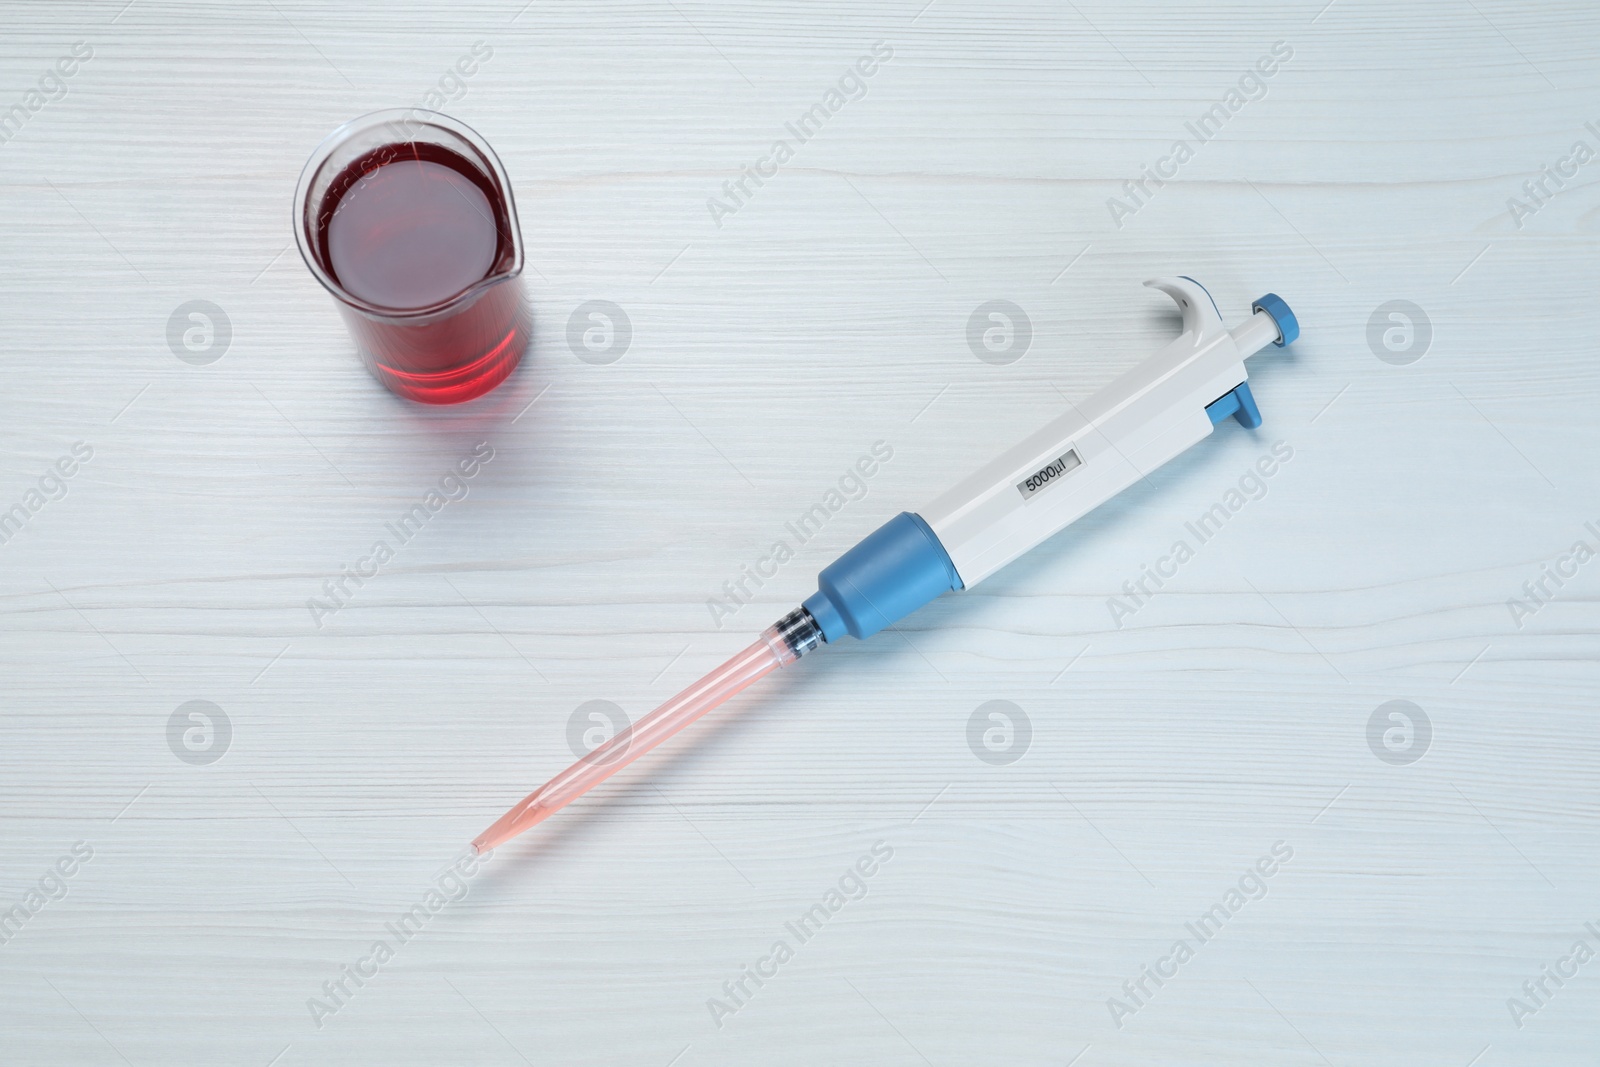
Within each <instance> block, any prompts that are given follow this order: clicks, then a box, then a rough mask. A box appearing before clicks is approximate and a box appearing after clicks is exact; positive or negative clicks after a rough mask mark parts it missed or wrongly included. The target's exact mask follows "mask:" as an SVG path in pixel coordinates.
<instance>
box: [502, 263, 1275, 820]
mask: <svg viewBox="0 0 1600 1067" xmlns="http://www.w3.org/2000/svg"><path fill="white" fill-rule="evenodd" d="M1145 284H1146V285H1148V286H1151V287H1152V288H1155V289H1159V290H1161V291H1162V292H1164V293H1166V294H1167V295H1168V296H1170V297H1172V299H1173V300H1174V301H1176V302H1177V304H1178V309H1179V311H1180V312H1181V313H1182V316H1183V333H1182V334H1181V335H1180V336H1179V337H1178V338H1177V340H1175V341H1173V342H1172V343H1171V344H1169V345H1167V346H1166V347H1165V348H1163V349H1162V350H1161V351H1159V352H1157V353H1156V354H1155V355H1153V356H1151V357H1150V358H1148V359H1146V360H1145V361H1144V362H1142V363H1140V364H1138V365H1137V366H1135V367H1134V368H1133V369H1132V370H1130V371H1128V372H1127V373H1126V374H1124V375H1123V376H1122V377H1120V378H1118V379H1117V380H1116V381H1114V382H1112V383H1111V384H1110V385H1108V386H1106V387H1105V388H1104V389H1102V390H1100V391H1099V392H1098V393H1095V394H1094V395H1093V396H1091V397H1090V398H1089V399H1087V400H1085V401H1084V402H1083V403H1082V404H1081V405H1075V406H1072V410H1070V411H1068V412H1067V413H1065V414H1063V415H1061V416H1059V417H1057V418H1056V419H1055V420H1054V421H1053V422H1051V423H1049V424H1048V425H1046V426H1045V427H1044V428H1042V429H1040V430H1039V431H1037V432H1036V433H1034V434H1032V435H1031V436H1029V437H1027V438H1025V439H1023V440H1022V441H1021V442H1019V443H1018V444H1017V445H1015V446H1014V447H1012V448H1010V449H1008V450H1007V451H1005V452H1003V453H1001V454H1000V455H999V456H997V457H996V458H995V459H993V460H991V461H990V462H989V463H987V464H985V465H984V466H982V467H980V468H979V469H978V470H977V471H976V472H974V473H973V474H971V475H970V476H968V477H967V478H966V479H965V480H963V481H962V482H960V483H959V484H958V485H956V487H955V488H953V489H951V490H950V491H949V492H947V493H945V494H944V495H943V496H941V497H939V498H938V499H937V500H935V501H934V502H933V503H932V504H931V505H929V506H928V507H927V508H925V509H923V511H922V512H921V513H917V514H914V513H912V512H909V511H907V512H901V513H900V514H899V515H896V516H895V517H894V518H892V519H890V520H889V521H888V522H887V523H885V524H884V525H883V526H881V527H879V528H878V529H877V530H875V531H874V532H873V533H871V534H868V535H867V537H866V538H865V539H864V540H863V541H861V542H860V543H859V544H857V545H856V546H855V547H854V548H852V549H850V551H848V552H846V553H845V554H844V555H842V556H840V557H839V558H838V559H837V560H835V561H834V562H833V563H832V564H830V565H829V566H827V567H826V568H824V569H823V571H822V573H821V574H820V575H818V576H817V592H816V593H814V594H813V595H812V596H810V597H808V598H807V599H806V600H805V602H804V603H803V604H802V605H801V606H800V607H799V608H796V609H795V610H794V611H792V612H790V613H789V614H787V615H785V616H784V617H783V618H782V619H779V620H778V621H777V622H776V623H774V624H773V625H771V626H769V627H767V629H766V630H764V631H763V632H762V634H761V636H760V638H759V639H757V641H756V642H755V643H754V644H752V645H751V646H750V647H748V648H746V649H745V650H744V651H742V652H740V653H739V654H737V655H736V656H734V657H733V658H732V659H730V660H728V661H727V662H726V663H724V664H722V665H721V666H720V667H717V668H716V669H715V670H713V671H711V673H709V674H707V675H706V676H705V677H704V678H701V679H700V680H699V681H697V682H695V683H694V684H693V685H691V686H689V688H687V689H685V690H684V691H683V692H681V693H679V694H678V695H677V696H675V697H673V698H672V699H671V700H668V701H667V702H666V703H665V704H662V705H661V706H660V707H659V708H657V709H656V710H654V711H652V712H651V713H650V714H649V715H646V716H645V717H644V718H642V719H640V720H639V721H638V722H637V723H635V724H633V725H632V726H629V727H625V728H623V729H622V730H619V731H618V732H617V733H616V734H615V735H614V736H612V737H611V738H610V740H608V741H606V742H604V743H603V744H601V745H599V746H598V747H596V748H595V749H594V750H592V751H591V752H590V753H589V754H588V755H586V756H584V757H583V758H581V759H579V760H578V761H577V762H576V763H574V764H573V765H572V766H571V767H569V768H567V769H566V770H564V771H562V772H561V773H560V774H558V775H556V776H555V777H554V778H552V779H550V781H548V782H546V783H545V784H544V785H543V786H541V787H539V788H538V789H537V790H535V791H534V792H533V793H531V794H529V795H528V796H527V797H526V798H525V799H524V800H523V801H522V802H521V803H520V804H518V805H517V806H516V807H514V808H512V809H511V810H510V811H508V812H506V813H505V815H503V816H501V817H500V819H499V821H497V822H496V823H495V824H494V825H493V826H491V827H489V829H487V830H485V831H484V832H483V833H482V834H481V835H479V836H478V838H477V839H476V840H474V841H473V842H472V845H473V847H474V848H475V849H477V850H478V851H479V852H485V851H487V850H489V849H492V848H496V847H498V846H499V845H500V844H502V843H503V842H505V841H507V840H509V839H510V838H513V837H515V836H516V835H517V834H520V833H521V832H522V831H524V830H526V829H528V828H529V827H530V826H533V825H535V824H537V823H539V822H542V821H543V820H544V819H546V818H547V817H549V816H550V815H552V814H554V813H555V812H557V811H560V810H561V809H562V808H564V807H566V806H567V805H568V804H570V803H571V802H572V801H573V800H575V799H577V798H578V797H580V796H582V795H583V794H584V793H587V792H588V791H589V790H591V789H593V788H594V787H595V786H597V785H599V784H600V783H601V782H603V781H605V780H606V779H607V778H609V777H611V776H612V775H613V774H615V773H616V772H617V771H619V770H621V769H622V768H623V767H625V766H627V765H628V764H629V763H632V762H633V761H634V760H636V759H638V758H639V757H640V756H642V755H644V754H645V753H646V752H649V751H650V750H651V749H653V748H655V747H656V746H657V745H659V744H661V742H663V741H665V740H666V739H667V738H669V737H671V736H672V735H673V734H676V733H677V732H678V731H679V730H682V729H683V728H684V727H685V726H688V725H689V724H690V723H692V722H694V721H695V720H696V719H698V718H700V717H701V716H702V715H704V714H706V713H707V712H709V711H711V710H712V709H713V708H715V707H717V706H718V705H719V704H721V703H723V702H724V701H726V700H728V699H730V698H731V697H733V696H734V695H736V694H738V693H739V692H740V691H742V690H743V689H745V688H746V687H747V686H749V685H751V684H752V683H754V682H756V681H758V680H759V679H761V678H764V677H766V676H767V675H768V674H770V673H772V672H773V671H774V670H777V669H778V668H779V667H787V666H788V665H789V664H791V663H794V662H795V661H796V660H798V659H799V658H800V657H802V656H804V655H805V654H806V653H808V652H810V651H812V650H813V649H815V648H817V647H819V646H820V645H824V644H832V643H834V642H836V641H838V640H840V639H841V638H843V637H844V636H846V635H847V634H848V635H849V636H851V637H854V638H857V639H862V638H867V637H870V636H872V635H873V634H875V633H877V632H878V631H879V630H882V629H883V628H884V627H886V626H890V625H892V624H893V623H895V622H898V621H899V620H900V619H903V618H905V617H906V616H907V615H909V614H911V613H912V612H913V611H915V610H917V609H918V608H920V607H922V606H923V605H924V604H927V603H928V602H930V601H932V600H934V599H936V598H937V597H939V596H941V595H943V594H944V593H947V592H950V591H952V590H961V589H971V588H972V587H973V586H974V585H977V584H978V583H979V582H981V581H983V579H985V578H987V577H989V576H990V575H991V574H993V573H994V572H995V571H997V570H999V569H1000V568H1001V567H1004V566H1005V565H1006V564H1007V563H1010V562H1011V561H1012V560H1014V559H1016V558H1017V557H1018V556H1020V555H1022V554H1023V553H1024V552H1027V551H1028V550H1029V549H1031V548H1033V547H1035V546H1036V545H1039V544H1040V543H1042V542H1044V541H1046V540H1048V539H1049V538H1050V537H1051V535H1053V534H1055V533H1057V532H1058V531H1060V530H1061V529H1062V528H1064V527H1066V526H1067V525H1069V524H1070V523H1072V522H1074V521H1076V520H1077V519H1078V518H1080V517H1082V516H1083V515H1084V514H1085V513H1087V512H1088V511H1090V510H1092V509H1093V508H1095V507H1098V506H1099V505H1100V504H1102V503H1104V502H1105V501H1106V500H1108V499H1110V498H1111V497H1113V496H1115V495H1116V494H1117V493H1119V492H1121V491H1122V490H1123V489H1126V488H1128V487H1129V486H1131V485H1132V484H1133V483H1135V482H1137V481H1139V480H1140V479H1141V478H1143V477H1144V476H1145V475H1146V474H1148V473H1149V472H1150V471H1152V470H1154V469H1155V468H1156V467H1159V466H1161V465H1162V464H1163V463H1166V462H1167V461H1168V460H1170V459H1173V458H1174V457H1176V456H1177V455H1178V454H1179V453H1181V452H1184V451H1185V450H1187V449H1188V448H1189V447H1190V446H1192V445H1194V444H1197V443H1198V442H1199V441H1201V440H1202V439H1203V438H1205V437H1207V436H1209V435H1210V434H1211V431H1212V429H1213V428H1215V427H1216V426H1217V425H1218V424H1219V423H1221V422H1223V421H1224V420H1226V419H1227V418H1228V417H1229V416H1232V417H1234V418H1235V419H1237V420H1238V421H1239V422H1240V423H1241V424H1242V425H1244V426H1246V427H1252V428H1253V427H1256V426H1259V425H1261V412H1260V411H1259V409H1258V408H1257V407H1256V402H1255V398H1254V397H1253V396H1251V394H1250V383H1249V381H1248V380H1247V376H1246V374H1245V368H1244V361H1245V359H1246V358H1248V357H1250V356H1252V355H1254V354H1256V353H1257V352H1259V351H1261V350H1262V349H1264V348H1266V347H1267V346H1268V345H1276V346H1277V347H1279V348H1282V347H1283V346H1284V345H1287V344H1290V343H1291V342H1293V341H1294V339H1295V338H1296V337H1298V336H1299V335H1300V326H1299V323H1298V322H1297V321H1296V320H1295V317H1294V312H1292V311H1290V310H1289V305H1288V304H1286V303H1285V302H1284V301H1283V300H1282V299H1281V298H1279V297H1278V296H1276V295H1275V294H1273V293H1268V294H1267V295H1266V296H1263V297H1262V298H1261V299H1259V300H1257V301H1256V302H1255V303H1254V304H1253V305H1252V306H1251V315H1250V317H1249V318H1248V319H1246V320H1245V321H1244V322H1243V323H1242V324H1240V325H1239V326H1237V327H1236V328H1234V329H1232V330H1229V329H1228V328H1227V327H1226V326H1224V325H1223V322H1222V316H1221V314H1220V312H1218V310H1217V305H1216V302H1215V301H1214V300H1212V298H1211V294H1210V293H1209V292H1207V291H1206V289H1205V287H1204V286H1202V285H1201V284H1200V283H1199V282H1197V281H1195V280H1194V279H1193V278H1188V277H1179V278H1159V279H1154V280H1152V281H1148V282H1146V283H1145Z"/></svg>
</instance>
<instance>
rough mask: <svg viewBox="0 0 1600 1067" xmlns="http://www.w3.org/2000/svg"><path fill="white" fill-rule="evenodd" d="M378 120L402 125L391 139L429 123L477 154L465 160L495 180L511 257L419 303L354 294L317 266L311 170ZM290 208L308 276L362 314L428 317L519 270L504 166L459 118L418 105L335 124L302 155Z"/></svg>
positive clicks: (517, 234) (517, 233)
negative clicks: (438, 296)
mask: <svg viewBox="0 0 1600 1067" xmlns="http://www.w3.org/2000/svg"><path fill="white" fill-rule="evenodd" d="M384 125H397V126H401V127H402V128H401V130H399V131H397V136H396V140H397V142H399V140H400V137H401V136H403V135H404V127H406V126H410V127H416V126H433V127H436V128H438V129H442V130H445V131H447V132H448V133H451V134H454V135H455V136H456V137H459V138H460V139H461V140H463V141H465V142H466V143H467V145H468V146H470V147H471V148H472V150H473V152H475V153H476V154H477V156H478V159H476V160H471V159H469V160H468V161H469V162H476V163H481V164H482V165H483V166H484V167H486V168H487V169H488V171H489V176H490V177H492V178H493V180H494V182H495V184H496V185H497V186H498V187H499V188H498V192H499V194H500V196H501V198H502V199H503V200H504V202H505V212H506V225H507V226H508V227H509V228H510V231H511V232H510V234H509V235H508V236H509V237H510V239H511V258H510V260H509V262H507V263H506V265H505V266H504V267H503V268H501V269H500V270H497V271H495V272H494V273H492V274H489V275H487V276H486V277H484V278H480V279H479V280H478V281H476V282H473V283H472V284H471V285H469V286H467V287H466V288H465V289H462V290H461V291H460V292H457V293H454V294H452V295H450V296H448V297H445V298H444V299H442V300H437V301H434V302H433V303H431V304H428V305H426V306H423V307H405V308H397V307H389V306H386V305H383V304H378V303H374V302H373V301H370V300H364V299H362V298H361V297H359V296H356V295H355V294H354V293H352V292H350V291H349V290H348V289H346V288H345V287H344V286H343V285H341V284H340V283H339V280H338V279H337V278H335V277H334V276H333V275H332V274H331V273H330V272H329V271H328V270H327V268H326V267H324V266H323V264H322V262H321V259H320V258H319V257H318V256H317V254H316V252H315V250H314V248H313V246H312V242H313V241H315V239H316V238H315V237H314V235H313V234H312V233H311V232H310V227H309V226H308V222H309V220H308V217H307V215H308V209H309V207H310V199H311V190H312V186H313V184H314V183H315V181H316V178H317V175H318V174H320V173H321V172H322V168H323V166H324V165H325V164H326V163H327V162H328V159H329V158H330V157H331V156H332V155H333V154H334V153H335V152H337V151H338V150H339V149H340V148H341V147H343V146H344V145H345V144H346V143H347V142H349V141H350V140H351V138H353V137H355V136H356V135H358V134H361V133H364V132H366V131H368V130H372V129H375V128H378V127H381V126H384ZM293 211H294V216H293V223H294V239H295V244H296V245H297V246H298V247H299V249H300V258H301V259H302V260H304V261H305V264H306V268H307V269H308V270H310V271H311V274H312V276H313V277H314V278H316V279H317V281H319V282H321V283H322V287H323V288H324V289H326V290H328V292H329V293H331V294H332V295H333V297H334V299H336V300H338V301H339V302H340V303H341V304H344V305H345V306H347V307H350V308H353V309H354V310H356V311H360V312H362V313H363V314H366V315H371V316H374V317H378V318H383V319H390V320H404V321H408V322H409V321H412V320H415V319H422V318H428V317H430V316H435V315H438V314H439V313H440V312H447V311H451V310H454V309H455V308H457V307H458V306H459V305H461V304H463V303H467V302H470V301H472V300H476V299H477V298H478V297H479V296H480V295H482V293H484V292H485V291H487V290H489V289H491V288H493V287H494V286H496V285H499V284H500V283H502V282H506V281H510V280H512V279H514V278H516V277H518V276H519V275H521V273H522V228H521V226H520V225H519V224H518V222H517V203H516V199H515V197H514V196H513V195H512V192H511V179H510V176H509V175H507V174H506V170H505V166H504V165H503V164H502V163H501V162H500V157H499V156H498V155H496V154H495V151H494V149H493V148H491V147H489V142H488V141H487V140H485V139H484V137H483V135H482V134H480V133H479V132H478V131H477V130H475V129H473V128H472V127H471V126H468V125H467V124H466V123H464V122H462V121H461V120H460V119H454V118H451V117H450V116H449V115H446V114H443V113H442V112H438V111H429V110H428V109H426V108H420V107H391V108H384V109H383V110H381V111H373V112H370V113H368V114H365V115H360V116H358V117H356V118H353V119H350V120H349V121H348V122H345V123H343V124H341V125H339V126H338V127H336V128H335V129H334V130H332V131H331V132H330V133H329V134H328V135H327V136H326V137H324V138H323V139H322V141H321V142H320V143H318V145H317V147H316V148H315V149H314V150H312V153H311V156H310V158H309V159H307V160H306V164H305V166H304V167H302V168H301V170H300V179H299V181H298V182H296V183H295V190H294V204H293Z"/></svg>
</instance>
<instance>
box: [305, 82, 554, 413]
mask: <svg viewBox="0 0 1600 1067" xmlns="http://www.w3.org/2000/svg"><path fill="white" fill-rule="evenodd" d="M294 235H295V241H296V243H297V244H298V245H299V246H300V255H301V257H302V258H304V259H305V261H306V266H307V267H308V268H310V270H311V273H312V274H313V275H315V276H316V279H317V280H318V281H319V282H321V283H322V284H323V286H324V287H325V288H326V289H327V290H328V292H330V293H332V294H333V296H334V300H335V302H336V303H337V305H338V308H339V311H340V313H341V314H342V315H343V316H344V320H345V325H346V326H348V327H349V329H350V333H351V335H352V337H354V339H355V342H356V346H357V347H358V348H359V349H360V352H361V358H362V359H363V360H364V361H365V362H366V365H367V369H368V370H370V371H371V372H372V374H373V376H374V377H375V378H377V379H378V381H380V382H382V383H383V384H384V385H385V386H387V387H388V388H389V389H390V390H391V391H393V392H394V393H396V394H398V395H400V396H403V397H407V398H409V399H411V400H420V401H422V402H424V403H428V404H454V403H459V402H460V401H463V400H471V399H472V398H473V397H476V396H481V395H482V394H484V393H486V392H488V391H489V390H490V389H493V388H494V387H495V386H496V385H499V384H500V383H501V382H502V381H504V380H505V378H506V377H507V375H509V374H510V373H511V372H512V371H513V370H514V369H516V366H517V364H518V362H520V361H521V359H522V354H523V351H524V349H526V348H527V345H528V339H529V336H530V333H531V328H532V323H531V318H530V315H529V312H528V306H527V301H526V299H525V298H524V296H523V292H522V279H521V275H522V235H521V232H520V231H519V229H518V226H517V208H516V204H515V203H514V202H513V200H512V198H511V183H510V181H509V179H508V178H507V177H506V173H505V170H504V168H503V167H502V166H501V165H500V160H499V159H498V158H497V157H496V156H495V154H494V151H493V149H491V148H490V147H489V145H488V143H487V142H485V141H484V139H483V138H482V137H480V136H479V135H478V134H477V132H476V131H474V130H473V129H471V128H470V127H468V126H467V125H465V124H464V123H461V122H457V121H456V120H455V119H452V118H450V117H449V116H447V115H441V114H439V113H437V112H433V111H424V110H422V109H420V108H394V109H391V110H387V111H377V112H374V113H372V114H370V115H365V116H362V117H361V118H358V119H353V120H352V121H350V122H347V123H345V124H344V125H343V126H340V127H339V128H338V129H336V130H334V131H333V132H332V133H330V134H329V135H328V136H327V137H326V138H325V139H324V140H323V142H322V143H321V144H320V145H318V146H317V150H316V151H315V152H313V153H312V154H311V158H310V160H308V161H307V162H306V166H305V169H304V170H303V171H302V172H301V174H300V182H299V185H298V186H297V187H296V189H295V199H294Z"/></svg>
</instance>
